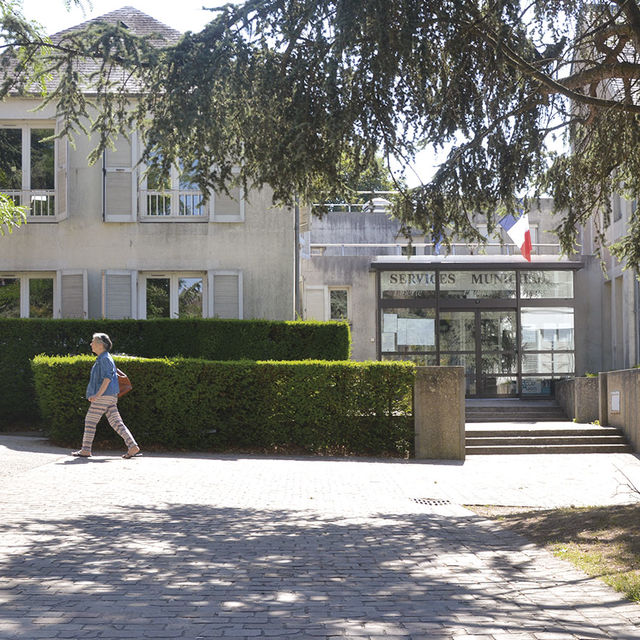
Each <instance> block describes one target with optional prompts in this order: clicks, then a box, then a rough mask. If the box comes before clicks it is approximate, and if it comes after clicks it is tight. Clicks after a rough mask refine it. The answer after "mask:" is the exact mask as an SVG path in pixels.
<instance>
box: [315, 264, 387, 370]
mask: <svg viewBox="0 0 640 640" xmlns="http://www.w3.org/2000/svg"><path fill="white" fill-rule="evenodd" d="M304 264H305V266H304V269H303V288H302V289H303V291H302V298H303V301H304V302H306V301H307V300H308V299H309V292H310V291H311V290H315V291H322V292H324V295H325V296H326V298H327V301H326V305H328V289H329V288H330V287H346V288H348V290H349V298H350V300H349V307H350V310H349V311H350V317H349V320H350V324H351V338H352V348H351V358H352V359H353V360H359V361H363V360H375V359H376V281H375V274H374V273H373V272H371V271H370V264H371V258H369V257H368V256H344V257H343V256H312V257H311V258H310V259H308V260H305V261H304ZM326 305H325V306H326ZM304 317H305V319H310V318H311V317H312V316H311V315H310V314H309V313H307V309H306V307H305V313H304ZM313 317H314V319H316V320H328V319H329V309H328V308H325V309H324V312H323V315H322V316H321V317H316V316H313Z"/></svg>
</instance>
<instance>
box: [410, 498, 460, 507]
mask: <svg viewBox="0 0 640 640" xmlns="http://www.w3.org/2000/svg"><path fill="white" fill-rule="evenodd" d="M411 499H412V500H413V501H414V502H417V503H418V504H426V505H428V506H429V507H438V506H440V505H444V504H451V500H445V499H443V498H411Z"/></svg>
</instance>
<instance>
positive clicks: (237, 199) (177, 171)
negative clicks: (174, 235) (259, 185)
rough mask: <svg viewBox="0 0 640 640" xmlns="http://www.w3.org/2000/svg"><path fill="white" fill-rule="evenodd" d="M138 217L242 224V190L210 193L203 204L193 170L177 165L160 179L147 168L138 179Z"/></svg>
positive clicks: (152, 170)
mask: <svg viewBox="0 0 640 640" xmlns="http://www.w3.org/2000/svg"><path fill="white" fill-rule="evenodd" d="M140 214H141V217H142V219H143V220H146V221H154V222H162V221H171V220H173V221H176V220H180V221H181V222H243V221H244V196H243V193H242V189H240V188H239V187H231V188H230V189H229V193H212V194H211V196H210V198H209V201H208V202H207V203H205V201H204V195H203V193H202V192H201V191H200V189H199V187H198V185H197V184H196V183H195V182H194V176H193V169H191V168H186V167H184V166H183V165H182V164H181V165H180V166H179V167H173V168H172V169H171V171H170V173H169V176H168V177H163V176H162V175H161V173H160V171H159V169H156V168H155V167H150V168H149V169H148V170H147V172H146V174H145V175H144V177H143V179H142V184H141V189H140Z"/></svg>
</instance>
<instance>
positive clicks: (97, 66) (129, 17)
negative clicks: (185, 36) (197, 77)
mask: <svg viewBox="0 0 640 640" xmlns="http://www.w3.org/2000/svg"><path fill="white" fill-rule="evenodd" d="M99 23H108V24H119V25H120V26H122V27H123V28H125V29H127V30H129V31H130V32H131V33H132V34H135V35H136V36H141V37H148V38H149V43H150V44H151V45H152V46H154V47H158V48H163V47H168V46H172V45H175V44H177V42H178V41H179V40H180V38H181V37H182V34H181V33H180V31H178V30H176V29H173V28H172V27H169V26H167V25H166V24H164V23H162V22H160V21H159V20H156V19H155V18H153V17H151V16H150V15H147V14H146V13H143V12H142V11H140V10H139V9H136V8H135V7H122V8H121V9H116V10H115V11H110V12H109V13H105V14H103V15H101V16H97V17H95V18H91V19H90V20H86V21H85V22H82V23H80V24H77V25H75V26H73V27H69V28H68V29H63V30H62V31H58V32H57V33H54V34H52V35H51V36H50V37H51V40H52V41H53V42H56V43H57V42H60V41H61V40H63V39H64V38H66V37H69V36H72V35H73V33H74V32H76V31H80V30H82V29H86V28H87V27H88V26H90V25H92V24H99ZM74 66H75V69H76V70H77V71H78V73H79V74H80V76H81V77H82V80H81V81H80V82H81V86H82V87H83V90H84V91H85V92H86V93H87V94H91V93H92V85H93V81H92V80H91V76H92V74H95V73H98V72H100V70H101V67H102V65H101V62H100V61H99V60H97V59H94V58H89V57H87V58H76V59H75V60H74ZM110 79H111V81H113V82H114V83H116V85H115V86H118V83H121V84H120V87H124V89H125V91H126V92H127V93H130V94H136V93H139V92H140V91H141V90H142V86H141V84H140V82H139V81H138V80H137V79H136V78H135V77H134V76H132V75H131V74H130V73H128V72H124V71H123V70H120V71H118V70H117V69H112V70H111V73H110ZM57 82H58V74H57V73H56V74H53V75H52V77H51V78H50V79H49V80H48V81H47V90H48V91H52V90H53V89H54V88H55V86H56V84H57ZM34 89H35V91H36V92H39V88H34Z"/></svg>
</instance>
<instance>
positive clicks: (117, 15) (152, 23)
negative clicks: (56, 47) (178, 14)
mask: <svg viewBox="0 0 640 640" xmlns="http://www.w3.org/2000/svg"><path fill="white" fill-rule="evenodd" d="M96 22H107V23H109V24H118V23H120V24H121V26H123V27H125V28H126V29H129V30H130V31H131V32H132V33H135V34H136V35H138V36H153V37H152V38H151V39H150V41H151V42H152V43H153V44H154V45H156V46H159V47H162V46H165V47H166V46H167V45H171V44H176V43H177V42H178V40H180V38H181V36H182V34H181V33H180V31H178V30H176V29H174V28H173V27H169V26H167V25H166V24H164V23H163V22H160V21H159V20H156V19H155V18H152V17H151V16H150V15H147V14H146V13H143V12H142V11H140V10H139V9H136V8H135V7H122V8H121V9H116V10H115V11H110V12H109V13H105V14H103V15H101V16H97V17H96V18H91V19H90V20H86V21H85V22H81V23H80V24H77V25H75V26H73V27H69V28H68V29H63V30H62V31H58V32H57V33H54V34H52V35H51V39H52V40H53V41H54V42H57V41H59V40H60V39H62V38H63V37H64V36H67V35H69V34H71V33H73V32H74V31H78V30H79V29H84V28H86V27H88V26H89V25H90V24H94V23H96Z"/></svg>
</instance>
